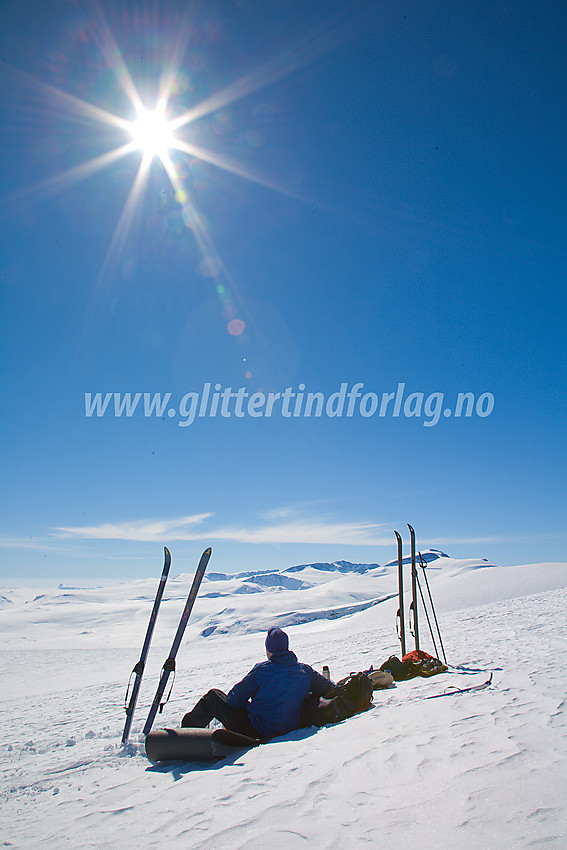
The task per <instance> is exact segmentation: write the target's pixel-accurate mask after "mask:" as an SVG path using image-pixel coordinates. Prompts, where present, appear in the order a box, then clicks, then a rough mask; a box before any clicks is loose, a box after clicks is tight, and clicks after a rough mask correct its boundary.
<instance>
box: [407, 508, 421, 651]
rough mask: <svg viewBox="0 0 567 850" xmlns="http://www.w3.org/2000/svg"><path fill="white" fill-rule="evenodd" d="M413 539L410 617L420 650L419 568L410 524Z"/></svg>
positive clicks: (413, 532)
mask: <svg viewBox="0 0 567 850" xmlns="http://www.w3.org/2000/svg"><path fill="white" fill-rule="evenodd" d="M408 528H409V531H410V539H411V605H410V615H411V613H412V612H413V628H411V626H410V628H411V631H412V634H413V636H414V638H415V648H416V649H419V625H418V612H417V567H416V565H415V531H414V530H413V528H412V527H411V525H410V524H409V522H408Z"/></svg>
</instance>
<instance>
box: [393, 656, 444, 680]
mask: <svg viewBox="0 0 567 850" xmlns="http://www.w3.org/2000/svg"><path fill="white" fill-rule="evenodd" d="M380 670H385V671H388V672H390V673H391V674H392V676H393V677H394V680H395V681H396V682H405V681H406V680H407V679H414V678H415V677H416V676H435V675H436V674H437V673H444V672H445V671H446V670H447V666H446V665H445V664H443V663H442V662H441V661H439V659H438V658H433V656H432V655H429V654H428V653H427V652H423V650H421V649H414V650H413V651H412V652H408V653H407V654H406V655H404V657H403V659H402V660H401V661H400V659H399V658H396V656H395V655H391V656H390V657H389V658H388V660H387V661H385V662H384V663H383V664H382V666H381V667H380Z"/></svg>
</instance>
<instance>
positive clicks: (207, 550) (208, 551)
mask: <svg viewBox="0 0 567 850" xmlns="http://www.w3.org/2000/svg"><path fill="white" fill-rule="evenodd" d="M212 553H213V549H212V546H207V548H206V549H205V551H204V552H203V555H209V556H210V555H212Z"/></svg>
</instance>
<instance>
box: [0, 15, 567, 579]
mask: <svg viewBox="0 0 567 850" xmlns="http://www.w3.org/2000/svg"><path fill="white" fill-rule="evenodd" d="M566 24H567V12H566V10H565V6H564V5H563V4H561V3H553V2H549V3H541V2H537V3H536V2H529V0H528V2H518V3H515V4H505V3H499V2H488V0H486V2H485V0H479V2H475V3H455V2H448V0H441V1H440V2H435V0H433V2H430V3H427V4H423V3H419V2H411V0H410V2H405V3H400V2H393V3H381V2H376V3H374V2H373V3H369V2H362V3H356V2H355V3H345V2H341V0H327V2H324V3H323V2H305V0H303V2H295V0H285V2H283V0H264V2H259V0H217V2H207V3H181V2H179V3H175V2H167V0H164V2H161V3H152V2H145V3H137V2H113V3H102V4H100V5H99V4H98V3H94V2H92V3H85V4H81V3H78V2H72V0H53V2H51V3H49V4H47V5H46V4H43V3H40V2H36V0H5V2H4V3H2V5H1V7H0V31H1V32H2V42H1V45H0V56H1V59H2V63H1V74H2V84H1V110H2V114H1V116H0V123H1V127H2V129H1V131H0V132H1V136H0V139H1V154H2V172H1V184H0V191H1V199H0V217H1V219H2V228H1V236H0V239H1V243H2V244H1V263H2V268H1V282H2V290H3V303H4V305H5V307H4V311H3V317H2V349H3V350H2V363H3V366H2V384H3V387H2V398H3V401H4V413H3V417H2V428H3V432H4V433H3V445H4V464H3V467H4V475H3V481H4V488H5V498H4V500H3V504H4V507H3V510H2V514H1V528H0V533H1V536H0V543H1V544H2V549H1V552H2V555H1V557H2V577H3V580H4V581H6V582H10V583H14V582H18V581H29V582H33V581H52V580H60V581H70V580H77V581H79V580H80V581H89V582H96V581H99V580H100V581H102V580H108V579H112V578H116V579H121V578H129V577H136V576H146V575H152V574H156V575H157V574H158V572H159V570H160V567H161V559H162V547H163V546H164V545H167V546H168V547H169V548H170V549H171V551H172V555H173V565H174V570H175V571H176V572H185V571H191V570H192V569H193V566H194V564H195V563H196V560H197V558H198V555H199V554H200V551H201V550H202V549H203V548H204V547H205V546H207V545H212V547H213V561H212V562H211V563H214V567H215V569H216V570H217V571H218V570H220V571H225V572H231V571H236V570H243V569H247V568H251V569H268V568H271V567H274V568H282V567H285V566H289V565H292V564H297V563H305V562H311V561H324V560H337V559H348V560H352V561H356V562H379V563H383V562H384V561H387V560H390V559H392V558H393V557H394V556H395V538H394V535H393V529H394V528H397V529H399V530H400V531H403V530H404V529H405V528H406V525H405V523H406V522H411V523H412V525H414V527H415V528H416V531H417V534H418V546H419V547H421V548H426V547H428V546H435V547H437V548H441V549H444V550H445V551H447V552H448V553H449V554H451V555H453V556H455V557H485V558H488V559H489V560H492V561H495V562H496V563H501V564H513V563H530V562H539V561H561V560H565V556H564V544H565V541H566V534H565V523H564V516H565V507H566V504H565V495H564V494H565V483H564V482H565V471H566V470H565V449H564V440H565V421H566V414H567V410H566V375H567V368H566V365H567V364H566V362H565V360H566V357H565V349H566V347H565V341H564V328H565V316H566V309H565V308H566V296H565V235H564V234H565V218H566V216H565V198H566V197H567V191H566V189H567V187H566V185H565V182H566V181H565V166H564V146H565V130H566V119H565V115H566V114H567V113H566V108H565V107H566V103H565V99H566V96H565V91H566V80H565V76H566V74H565V59H564V54H565V39H566ZM164 80H167V87H165V84H164V83H163V81H164ZM160 81H161V83H160ZM160 85H161V89H160ZM160 91H162V92H163V91H166V92H167V101H166V112H165V117H166V119H167V120H168V121H175V120H176V119H178V121H177V123H178V126H176V127H175V132H174V136H175V144H173V145H170V146H169V147H168V148H167V150H165V149H163V148H162V149H160V150H161V151H162V153H163V157H162V159H160V157H159V156H154V158H153V159H152V160H151V164H149V162H150V158H149V156H148V157H147V158H146V160H145V164H144V165H143V166H142V167H141V165H140V164H141V161H142V156H143V154H142V151H141V149H140V148H139V147H136V146H135V144H134V142H133V135H132V133H130V132H129V131H128V126H131V125H128V124H126V123H125V122H127V121H129V122H133V121H134V120H135V118H136V110H135V103H136V102H138V103H141V104H143V106H144V107H145V109H146V110H153V108H154V106H155V105H156V100H157V98H158V94H159V92H160ZM136 98H138V100H136ZM164 102H165V101H164ZM92 107H96V109H93V108H92ZM109 115H110V116H111V117H110V118H109ZM116 119H118V120H116ZM170 129H171V128H170ZM136 138H138V137H136ZM128 145H129V148H128V149H127V150H126V152H124V150H123V149H124V148H127V146H128ZM118 149H120V150H122V155H114V154H113V153H112V152H113V151H117V150H118ZM164 163H165V166H164ZM85 164H86V165H85ZM136 187H138V188H136ZM138 190H139V191H138ZM142 190H143V191H142ZM356 385H359V386H358V389H356ZM207 386H208V387H209V391H208V393H209V400H208V402H205V401H204V400H203V394H204V393H206V392H207V390H206V389H205V388H206V387H207ZM215 387H217V389H216V392H217V393H218V407H217V409H216V414H215V415H212V408H211V406H210V405H211V401H212V395H213V394H214V392H215ZM341 388H343V389H342V393H343V396H342V407H341V396H340V395H339V396H335V397H334V398H335V401H334V402H333V401H332V398H333V394H335V393H339V394H340V393H341ZM286 389H287V400H285V399H286V396H285V393H286ZM239 390H240V400H239V401H238V396H237V394H238V391H239ZM88 393H90V394H91V399H92V398H94V397H95V394H96V393H101V394H102V395H101V399H103V398H105V397H106V395H107V394H108V393H111V394H114V393H117V394H121V395H120V398H119V399H118V404H120V399H121V398H122V394H124V393H130V394H131V397H132V398H134V396H135V394H136V393H141V394H142V396H141V397H140V401H139V403H138V407H137V408H136V410H135V411H134V413H133V414H132V416H126V415H125V414H124V413H123V415H122V416H117V415H115V412H114V410H115V408H114V404H115V402H114V395H112V396H111V397H110V396H109V399H110V401H109V405H108V407H107V409H106V411H105V413H104V415H102V416H97V415H96V413H94V414H93V415H91V416H88V415H86V406H85V394H88ZM144 393H147V394H149V396H148V397H149V398H150V399H153V398H154V395H155V394H160V396H161V397H164V398H165V396H166V394H168V393H170V394H171V395H170V396H169V397H168V401H167V404H166V405H165V407H164V413H163V416H161V417H160V416H155V415H152V416H145V415H144V409H143V403H144V396H143V394H144ZM223 393H224V394H225V395H224V396H223V395H222V394H223ZM228 393H234V396H231V395H228ZM270 393H272V394H274V395H273V396H272V401H273V411H272V414H271V415H267V411H268V407H267V404H268V396H269V394H270ZM348 393H350V394H351V395H347V394H348ZM396 393H399V394H400V398H399V403H398V407H399V409H398V414H399V415H393V413H394V405H395V398H393V397H392V398H391V399H390V401H388V400H387V396H388V395H389V394H390V395H395V394H396ZM459 393H467V394H469V395H468V396H467V399H468V402H467V403H468V404H470V405H472V406H471V407H470V411H469V412H470V413H471V415H470V416H466V415H465V412H466V405H465V407H464V408H463V410H462V415H461V416H456V415H455V411H456V400H457V397H458V394H459ZM187 394H194V395H187ZM278 394H279V396H278ZM309 394H312V395H311V401H310V405H311V407H310V411H311V415H307V412H306V409H307V406H308V405H307V397H308V396H309ZM313 394H320V395H313ZM441 394H442V396H443V397H442V398H441ZM300 395H301V397H300ZM363 397H366V399H365V401H364V402H363ZM223 398H224V400H225V409H224V415H223V413H222V403H223ZM183 399H184V401H183V402H182V400H183ZM192 399H194V404H195V405H199V408H198V409H200V410H201V409H202V411H203V414H204V415H202V416H199V415H196V416H195V421H193V422H192V423H191V424H190V425H186V426H182V425H180V424H179V423H180V422H182V421H183V419H184V418H185V419H186V418H187V416H185V417H184V416H183V415H182V412H183V410H184V411H185V412H187V410H188V405H190V404H191V403H192V402H191V400H192ZM317 399H322V401H321V404H322V405H323V407H322V409H321V411H320V412H321V415H319V416H317V415H315V412H316V410H317V407H316V401H317ZM349 399H351V400H352V410H351V413H352V415H350V416H348V415H347V411H348V403H349ZM182 403H183V405H184V407H183V408H180V404H182ZM361 403H362V404H363V405H365V406H363V408H362V409H361V406H360V405H361ZM327 404H329V407H327ZM201 405H202V407H201ZM207 405H208V406H207ZM238 405H239V408H238V410H239V412H238V413H237V406H238ZM296 405H297V406H296ZM382 406H384V409H383V415H382V416H380V409H381V407H382ZM436 406H438V407H436ZM373 408H375V410H373ZM195 409H196V410H197V408H195ZM180 410H181V413H180ZM435 410H437V414H436V415H434V411H435ZM445 410H446V411H447V414H448V413H449V412H450V414H451V415H447V414H445V413H444V411H445ZM170 411H171V412H170ZM294 412H296V413H297V415H293V413H294ZM333 412H335V413H336V414H339V413H340V414H341V415H330V414H331V413H333ZM364 412H366V414H369V415H364ZM288 413H289V414H291V415H287V414H288ZM437 419H438V420H439V421H436V420H437ZM405 537H406V538H407V534H406V535H405Z"/></svg>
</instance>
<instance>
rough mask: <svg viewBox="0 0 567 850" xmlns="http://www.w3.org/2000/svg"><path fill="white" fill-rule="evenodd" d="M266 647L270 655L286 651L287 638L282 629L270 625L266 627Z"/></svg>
mask: <svg viewBox="0 0 567 850" xmlns="http://www.w3.org/2000/svg"><path fill="white" fill-rule="evenodd" d="M266 649H267V651H268V652H269V653H270V654H271V655H275V654H276V653H278V652H286V651H287V650H288V649H289V638H288V636H287V635H286V633H285V632H284V631H282V630H281V629H278V628H277V626H275V627H274V626H272V628H271V629H268V635H267V637H266Z"/></svg>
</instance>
